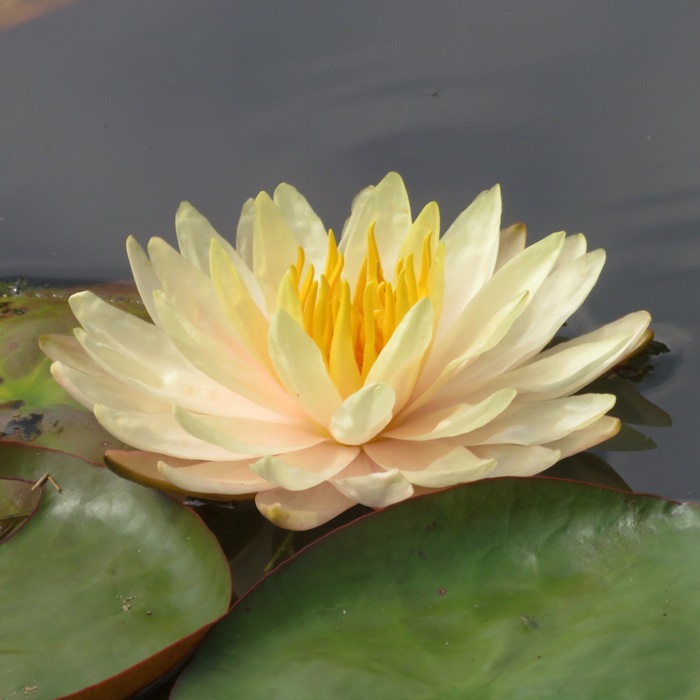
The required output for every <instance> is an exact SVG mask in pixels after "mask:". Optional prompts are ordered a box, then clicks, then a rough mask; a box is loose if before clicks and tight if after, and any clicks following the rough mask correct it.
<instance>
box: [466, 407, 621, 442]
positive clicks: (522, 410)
mask: <svg viewBox="0 0 700 700" xmlns="http://www.w3.org/2000/svg"><path fill="white" fill-rule="evenodd" d="M614 405H615V396H614V395H612V394H581V395H579V396H569V397H566V398H562V399H550V400H549V401H534V402H531V403H525V404H518V405H513V404H512V405H511V406H510V407H508V408H507V409H506V410H505V411H503V413H501V415H500V416H498V417H497V418H495V419H494V420H493V421H491V422H490V423H489V424H488V425H485V426H484V427H482V428H479V429H477V430H474V431H473V432H471V433H469V434H467V435H465V436H463V438H462V444H464V445H467V446H469V445H488V444H500V443H506V444H512V445H542V444H545V443H551V442H554V441H555V440H559V439H561V438H563V437H565V436H566V435H568V434H569V433H572V432H574V431H576V430H581V429H583V428H585V427H587V426H589V425H591V423H593V422H595V421H596V420H598V419H599V418H600V417H601V416H602V415H604V414H605V413H607V412H608V411H609V410H610V409H611V408H612V407H613V406H614Z"/></svg>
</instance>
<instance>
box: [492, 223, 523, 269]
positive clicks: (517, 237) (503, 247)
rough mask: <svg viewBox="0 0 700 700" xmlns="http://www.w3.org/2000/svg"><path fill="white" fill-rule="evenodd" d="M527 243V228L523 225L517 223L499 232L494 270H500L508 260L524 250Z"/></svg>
mask: <svg viewBox="0 0 700 700" xmlns="http://www.w3.org/2000/svg"><path fill="white" fill-rule="evenodd" d="M526 242H527V228H526V227H525V224H523V223H521V222H517V223H515V224H511V225H510V226H508V227H507V228H504V229H502V230H501V235H500V237H499V242H498V257H497V258H496V270H500V269H501V268H502V267H503V266H504V265H505V264H506V263H507V262H508V261H509V260H511V259H512V258H514V257H515V256H516V255H518V253H522V252H523V250H525V243H526Z"/></svg>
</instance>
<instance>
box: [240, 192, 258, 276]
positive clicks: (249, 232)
mask: <svg viewBox="0 0 700 700" xmlns="http://www.w3.org/2000/svg"><path fill="white" fill-rule="evenodd" d="M254 222H255V200H254V199H247V200H246V201H245V203H244V204H243V207H242V208H241V215H240V217H239V219H238V227H237V229H236V252H237V253H238V254H239V255H240V256H241V260H243V262H244V263H245V264H246V266H247V267H248V269H250V270H252V269H253V229H254Z"/></svg>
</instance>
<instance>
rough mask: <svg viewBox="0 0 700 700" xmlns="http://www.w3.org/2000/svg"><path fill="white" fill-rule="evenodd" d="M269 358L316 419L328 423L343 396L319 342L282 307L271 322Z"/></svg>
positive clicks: (284, 382) (286, 387)
mask: <svg viewBox="0 0 700 700" xmlns="http://www.w3.org/2000/svg"><path fill="white" fill-rule="evenodd" d="M268 341H269V348H270V359H271V360H272V364H273V366H274V368H275V371H276V372H277V376H278V377H279V379H280V381H281V382H282V384H283V386H284V387H285V389H286V390H287V391H288V392H289V394H290V396H291V397H292V398H295V399H296V400H297V401H298V402H299V403H300V404H301V406H303V407H304V410H305V411H306V412H307V413H308V415H309V416H311V418H312V419H313V420H315V421H316V422H317V423H318V424H319V425H322V426H324V427H326V426H328V424H329V423H330V421H331V419H332V417H333V414H334V413H335V412H336V410H337V409H338V406H340V404H341V402H342V399H341V397H340V394H339V393H338V390H337V389H336V387H335V384H333V381H332V380H331V378H330V375H329V374H328V369H327V367H326V363H325V362H324V361H323V357H322V356H321V352H320V350H319V349H318V347H317V346H316V343H314V341H313V340H312V339H311V338H310V337H309V336H308V335H307V334H306V332H305V331H304V329H303V328H301V327H300V326H299V324H297V323H296V322H295V321H294V319H292V317H291V316H290V315H289V314H288V313H287V312H286V311H284V310H283V309H278V310H277V311H276V312H275V315H274V316H273V317H272V321H271V322H270V333H269V337H268Z"/></svg>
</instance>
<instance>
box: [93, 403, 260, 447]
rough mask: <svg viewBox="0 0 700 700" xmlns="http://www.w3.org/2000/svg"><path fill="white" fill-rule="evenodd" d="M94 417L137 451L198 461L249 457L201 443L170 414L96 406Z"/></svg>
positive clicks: (109, 431)
mask: <svg viewBox="0 0 700 700" xmlns="http://www.w3.org/2000/svg"><path fill="white" fill-rule="evenodd" d="M94 411H95V417H96V418H97V420H98V422H99V423H100V425H102V427H103V428H104V429H105V430H106V431H107V432H108V433H111V434H112V435H114V437H116V438H118V439H119V440H121V441H122V442H124V443H126V444H127V445H131V447H135V448H137V449H139V450H146V451H148V452H160V453H161V454H164V455H170V456H172V457H180V458H182V459H197V460H230V459H242V458H244V457H245V458H248V457H251V456H252V455H239V454H236V453H233V452H231V451H230V450H224V449H222V448H220V447H217V446H216V445H211V444H209V443H206V442H203V441H202V440H198V439H197V438H195V437H193V436H192V435H190V434H189V433H187V432H185V431H184V430H183V429H182V428H181V427H180V426H179V425H178V424H177V422H176V421H175V418H174V417H173V415H172V414H171V413H140V412H138V411H118V410H113V409H111V408H107V407H106V406H100V405H99V404H97V405H95V407H94Z"/></svg>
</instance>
